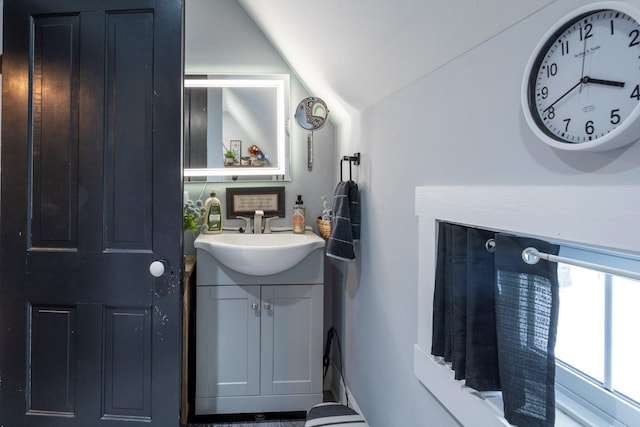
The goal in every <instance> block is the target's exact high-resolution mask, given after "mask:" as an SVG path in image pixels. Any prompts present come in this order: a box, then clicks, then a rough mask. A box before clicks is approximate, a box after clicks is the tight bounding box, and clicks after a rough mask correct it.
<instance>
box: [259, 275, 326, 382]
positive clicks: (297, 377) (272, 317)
mask: <svg viewBox="0 0 640 427" xmlns="http://www.w3.org/2000/svg"><path fill="white" fill-rule="evenodd" d="M322 307H323V287H322V285H293V286H262V307H261V308H262V316H261V318H262V326H261V346H262V361H261V380H260V392H261V394H262V395H284V394H310V393H322V327H323V323H322V318H323V313H322Z"/></svg>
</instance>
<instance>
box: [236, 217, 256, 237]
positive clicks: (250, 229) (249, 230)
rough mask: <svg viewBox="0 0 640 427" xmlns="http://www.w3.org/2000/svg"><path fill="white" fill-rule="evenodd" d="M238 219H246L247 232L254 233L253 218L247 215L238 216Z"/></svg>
mask: <svg viewBox="0 0 640 427" xmlns="http://www.w3.org/2000/svg"><path fill="white" fill-rule="evenodd" d="M236 218H238V219H244V220H245V221H246V222H247V224H246V226H245V228H244V232H245V233H253V229H252V228H251V218H247V217H246V216H237V217H236Z"/></svg>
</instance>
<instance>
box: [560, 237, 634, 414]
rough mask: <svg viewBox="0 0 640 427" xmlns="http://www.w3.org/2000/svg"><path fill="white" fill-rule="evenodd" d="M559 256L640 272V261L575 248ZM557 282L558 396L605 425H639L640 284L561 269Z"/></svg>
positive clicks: (573, 268) (572, 268)
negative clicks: (639, 327) (638, 334)
mask: <svg viewBox="0 0 640 427" xmlns="http://www.w3.org/2000/svg"><path fill="white" fill-rule="evenodd" d="M560 255H561V256H565V257H568V258H573V259H578V260H582V261H587V262H594V263H598V264H602V265H607V266H611V267H615V268H621V269H625V270H629V271H640V259H635V258H632V257H629V256H626V255H621V254H615V253H609V252H607V253H598V252H594V251H590V250H584V249H577V248H570V247H562V249H561V252H560ZM558 279H559V283H560V315H559V323H558V336H557V342H556V349H555V353H556V358H557V369H556V377H557V378H556V381H557V389H558V391H559V392H560V393H561V394H563V395H565V396H569V397H570V398H569V399H568V400H569V401H573V402H574V403H579V404H580V406H582V408H583V409H584V408H586V409H587V411H586V413H591V414H595V415H596V416H597V417H599V418H600V419H601V420H607V421H608V422H611V421H612V420H614V419H615V420H618V421H620V422H623V423H625V424H629V423H630V422H631V421H633V422H637V420H638V417H640V389H639V388H638V384H640V370H638V369H637V366H636V365H637V360H639V358H640V340H639V339H638V338H637V329H638V325H640V307H639V305H638V302H639V301H640V282H638V281H635V280H632V279H628V278H625V277H622V276H618V275H612V274H607V273H602V272H599V271H595V270H591V269H588V268H583V267H576V266H572V265H568V264H562V263H559V264H558ZM569 412H573V411H572V410H569ZM581 412H584V411H581ZM582 421H584V420H582Z"/></svg>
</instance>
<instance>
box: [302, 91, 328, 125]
mask: <svg viewBox="0 0 640 427" xmlns="http://www.w3.org/2000/svg"><path fill="white" fill-rule="evenodd" d="M328 116H329V110H328V109H327V104H325V103H324V101H323V100H322V99H320V98H315V97H313V96H310V97H308V98H305V99H303V100H302V101H300V103H299V104H298V108H296V122H298V124H299V125H300V127H301V128H303V129H306V130H311V131H313V130H317V129H320V128H321V127H322V126H324V124H325V122H326V121H327V117H328Z"/></svg>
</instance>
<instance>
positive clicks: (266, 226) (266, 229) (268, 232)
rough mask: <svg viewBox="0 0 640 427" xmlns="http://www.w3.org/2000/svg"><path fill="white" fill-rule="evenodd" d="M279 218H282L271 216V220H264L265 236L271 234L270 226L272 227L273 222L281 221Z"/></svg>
mask: <svg viewBox="0 0 640 427" xmlns="http://www.w3.org/2000/svg"><path fill="white" fill-rule="evenodd" d="M279 218H280V217H279V216H270V217H269V218H265V220H264V231H263V233H264V234H270V233H271V227H270V225H271V220H274V219H279Z"/></svg>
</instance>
